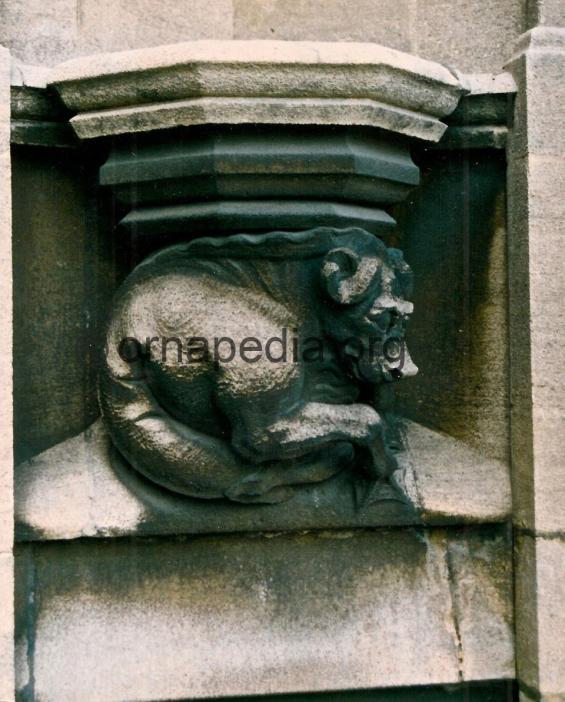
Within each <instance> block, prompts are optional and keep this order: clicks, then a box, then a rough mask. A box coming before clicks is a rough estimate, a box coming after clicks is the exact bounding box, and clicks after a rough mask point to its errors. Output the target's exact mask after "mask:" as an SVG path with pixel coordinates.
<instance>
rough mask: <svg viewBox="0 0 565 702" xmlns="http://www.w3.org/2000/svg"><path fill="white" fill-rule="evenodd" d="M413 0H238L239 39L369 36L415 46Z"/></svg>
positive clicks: (380, 41) (387, 42)
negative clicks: (345, 0) (413, 43)
mask: <svg viewBox="0 0 565 702" xmlns="http://www.w3.org/2000/svg"><path fill="white" fill-rule="evenodd" d="M414 5H415V3H414V2H413V0H380V2H378V3H375V2H373V0H356V2H355V3H344V2H342V1H341V0H293V2H292V3H290V4H289V3H288V2H285V0H267V2H265V0H234V20H235V23H234V39H284V40H293V41H296V40H299V41H304V40H310V41H348V42H350V41H365V42H376V43H377V44H384V45H385V46H390V47H391V48H393V49H400V50H401V51H413V46H412V41H411V39H412V19H413V14H414Z"/></svg>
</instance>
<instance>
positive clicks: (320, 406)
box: [100, 228, 417, 503]
mask: <svg viewBox="0 0 565 702" xmlns="http://www.w3.org/2000/svg"><path fill="white" fill-rule="evenodd" d="M411 277H412V276H411V272H410V269H409V268H408V266H407V264H406V263H405V262H404V260H403V258H402V254H401V252H400V251H398V250H396V249H392V248H387V247H386V246H385V244H384V243H383V242H382V241H381V240H380V239H378V238H377V237H375V236H373V235H371V234H369V233H367V232H366V231H364V230H362V229H345V230H337V229H331V228H318V229H313V230H310V231H305V232H298V233H297V232H294V233H286V232H272V233H269V234H263V235H243V234H242V235H234V236H227V237H221V238H201V239H195V240H193V241H191V242H189V243H185V244H179V245H175V246H171V247H169V248H166V249H164V250H161V251H159V252H157V253H155V254H153V255H151V256H150V257H149V258H147V259H146V260H145V261H143V262H142V263H141V264H140V265H138V266H137V268H136V269H135V270H134V271H133V272H132V273H131V274H130V276H129V277H128V278H127V279H126V281H125V282H124V284H123V285H122V286H121V288H120V290H119V291H118V294H117V298H116V301H115V306H114V309H113V315H112V319H111V321H110V325H109V330H108V335H107V345H106V354H105V361H104V367H103V370H102V374H101V379H100V404H101V409H102V415H103V419H104V421H105V424H106V426H107V428H108V431H109V432H110V435H111V438H112V440H113V443H114V445H115V446H116V447H117V449H118V451H119V452H120V453H121V454H122V456H123V457H125V459H126V460H127V461H128V462H129V464H130V465H131V466H133V468H135V469H136V470H138V471H139V472H140V473H142V474H143V475H144V476H146V477H147V478H149V479H150V480H152V481H153V482H155V483H157V484H159V485H161V486H163V487H166V488H168V489H170V490H173V491H175V492H178V493H182V494H185V495H189V496H191V497H198V498H208V499H213V498H228V499H230V500H235V501H238V502H265V503H276V502H281V501H283V500H286V499H288V498H289V497H291V496H292V494H293V492H294V490H296V489H298V486H300V485H303V484H306V483H313V482H318V481H321V480H325V479H328V478H330V477H331V476H333V475H334V474H336V473H337V472H339V471H341V470H344V469H350V470H353V471H359V473H360V475H363V474H364V475H365V476H366V477H365V480H366V481H367V484H368V486H369V487H368V489H367V495H368V501H369V502H371V501H374V500H377V499H379V496H380V497H381V498H382V495H383V490H384V491H385V493H386V489H388V488H390V489H393V487H392V483H391V477H392V475H393V473H394V471H395V470H396V463H395V458H394V453H393V452H392V451H391V450H390V449H389V447H388V446H387V441H386V440H385V426H384V420H383V418H382V416H381V415H380V414H379V412H378V411H377V410H376V409H375V408H374V407H373V406H372V405H371V397H372V396H371V392H370V391H371V389H373V390H374V386H375V385H377V384H380V383H384V382H388V381H391V380H396V379H398V378H400V377H402V376H407V375H413V374H414V373H415V372H416V370H417V369H416V368H415V366H414V364H413V363H412V361H411V359H410V356H409V354H408V351H407V350H406V348H405V343H404V330H405V326H406V323H407V320H408V318H409V316H410V314H411V312H412V304H411V303H410V302H408V301H407V299H406V298H407V296H409V294H410V288H411ZM387 486H388V488H387Z"/></svg>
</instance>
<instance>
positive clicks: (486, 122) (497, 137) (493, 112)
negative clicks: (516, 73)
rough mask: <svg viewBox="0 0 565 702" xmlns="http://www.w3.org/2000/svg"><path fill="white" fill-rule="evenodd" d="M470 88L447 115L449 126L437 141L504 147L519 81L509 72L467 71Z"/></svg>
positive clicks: (450, 144)
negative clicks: (516, 81)
mask: <svg viewBox="0 0 565 702" xmlns="http://www.w3.org/2000/svg"><path fill="white" fill-rule="evenodd" d="M462 82H463V84H464V85H465V87H466V88H467V89H468V90H469V93H468V94H467V95H464V96H463V97H462V98H461V100H460V101H459V104H458V105H457V107H456V108H455V110H454V111H453V112H452V113H451V115H449V117H448V118H447V120H446V121H447V122H448V124H449V128H448V130H447V131H446V133H445V134H444V135H443V137H442V139H441V140H440V142H439V143H438V148H444V149H445V148H448V149H485V148H494V149H502V148H505V146H506V140H507V135H508V127H507V123H508V118H509V115H510V111H511V109H512V102H513V96H514V93H515V92H516V84H515V83H514V79H513V78H512V76H511V75H510V74H509V73H505V72H504V73H499V74H497V75H493V74H481V73H475V74H471V75H464V76H463V77H462Z"/></svg>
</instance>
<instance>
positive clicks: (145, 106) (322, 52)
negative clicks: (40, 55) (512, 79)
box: [49, 41, 467, 141]
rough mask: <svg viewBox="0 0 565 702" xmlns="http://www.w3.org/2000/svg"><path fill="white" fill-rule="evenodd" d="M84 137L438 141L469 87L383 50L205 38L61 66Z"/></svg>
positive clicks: (57, 81) (66, 97)
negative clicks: (239, 134) (184, 133)
mask: <svg viewBox="0 0 565 702" xmlns="http://www.w3.org/2000/svg"><path fill="white" fill-rule="evenodd" d="M49 83H50V84H51V85H53V86H54V87H55V88H56V90H57V91H58V92H59V94H60V96H61V98H62V100H63V102H64V103H65V104H66V106H67V107H68V108H69V109H70V110H72V111H73V112H77V113H78V114H77V115H76V116H75V117H73V118H72V120H71V124H72V125H73V127H74V129H75V131H76V133H77V135H78V136H79V137H81V138H83V139H90V138H94V137H100V136H109V135H115V134H123V133H128V132H142V131H150V130H158V129H169V128H172V127H179V126H194V125H202V124H299V125H306V124H315V125H351V126H371V127H380V128H382V129H386V130H388V131H391V132H396V133H399V134H404V135H407V136H411V137H417V138H420V139H424V140H426V141H437V140H438V139H439V138H440V137H441V135H442V134H443V132H444V131H445V129H446V125H445V124H443V122H441V121H440V119H441V118H442V117H445V116H446V115H448V114H449V113H451V112H452V111H453V110H454V109H455V107H456V106H457V103H458V101H459V98H460V96H461V95H462V94H464V93H465V92H467V89H466V88H465V87H464V86H463V85H462V84H461V82H460V80H459V79H458V77H456V76H455V75H454V73H452V72H451V71H450V70H449V69H447V68H446V67H444V66H442V65H440V64H438V63H434V62H432V61H427V60H424V59H421V58H419V57H417V56H412V55H410V54H405V53H402V52H400V51H396V50H393V49H388V48H385V47H383V46H379V45H377V44H359V43H329V42H328V43H324V42H281V41H197V42H187V43H183V44H175V45H170V46H161V47H155V48H152V49H145V50H136V51H126V52H118V53H114V54H101V55H97V56H90V57H87V58H80V59H74V60H71V61H68V62H66V63H63V64H60V65H59V66H57V67H56V68H55V69H54V70H53V71H52V73H51V75H50V77H49Z"/></svg>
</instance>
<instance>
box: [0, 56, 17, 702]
mask: <svg viewBox="0 0 565 702" xmlns="http://www.w3.org/2000/svg"><path fill="white" fill-rule="evenodd" d="M10 66H11V62H10V52H9V51H8V50H7V49H5V48H4V47H2V46H0V275H1V280H2V298H3V300H4V302H3V304H2V305H1V306H0V326H1V328H2V330H3V344H2V346H3V349H4V353H3V354H2V360H1V362H0V388H2V401H1V402H0V428H1V435H2V442H1V444H0V700H2V702H10V701H11V700H13V691H14V670H13V665H14V654H13V601H14V597H13V564H12V544H13V540H14V509H13V505H14V498H13V490H14V487H13V485H14V483H13V465H14V464H13V460H14V456H13V443H12V438H13V434H12V421H13V410H12V303H11V298H12V216H11V213H12V196H11V173H10V169H11V165H10Z"/></svg>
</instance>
